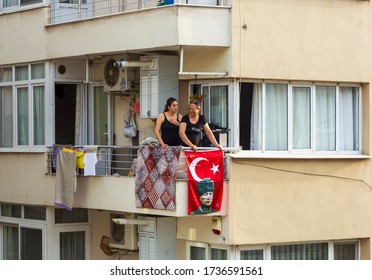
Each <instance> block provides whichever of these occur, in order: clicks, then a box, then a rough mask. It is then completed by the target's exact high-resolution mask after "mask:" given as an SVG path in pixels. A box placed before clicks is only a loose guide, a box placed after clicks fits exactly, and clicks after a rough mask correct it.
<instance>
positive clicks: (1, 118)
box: [0, 87, 13, 147]
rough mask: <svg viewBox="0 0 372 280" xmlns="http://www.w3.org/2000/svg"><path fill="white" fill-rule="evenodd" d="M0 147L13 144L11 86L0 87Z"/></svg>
mask: <svg viewBox="0 0 372 280" xmlns="http://www.w3.org/2000/svg"><path fill="white" fill-rule="evenodd" d="M0 126H1V128H0V147H12V146H13V95H12V87H0Z"/></svg>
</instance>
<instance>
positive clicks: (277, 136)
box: [265, 84, 288, 151]
mask: <svg viewBox="0 0 372 280" xmlns="http://www.w3.org/2000/svg"><path fill="white" fill-rule="evenodd" d="M287 95H288V94H287V85H281V84H266V92H265V143H266V144H265V146H266V147H265V149H266V150H275V151H283V150H287V149H288V108H287V99H288V98H287Z"/></svg>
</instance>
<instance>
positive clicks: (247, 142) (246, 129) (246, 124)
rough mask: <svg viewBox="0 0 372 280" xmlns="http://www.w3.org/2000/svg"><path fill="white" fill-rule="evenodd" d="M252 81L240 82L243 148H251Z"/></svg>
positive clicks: (240, 140) (240, 116)
mask: <svg viewBox="0 0 372 280" xmlns="http://www.w3.org/2000/svg"><path fill="white" fill-rule="evenodd" d="M252 100H253V83H241V84H240V113H239V120H240V127H239V131H240V138H239V143H240V146H242V149H243V150H250V149H251V118H252Z"/></svg>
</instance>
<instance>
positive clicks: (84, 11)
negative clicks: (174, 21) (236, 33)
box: [49, 0, 231, 24]
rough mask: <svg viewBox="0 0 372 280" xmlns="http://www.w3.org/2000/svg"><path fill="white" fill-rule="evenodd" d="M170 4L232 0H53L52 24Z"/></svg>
mask: <svg viewBox="0 0 372 280" xmlns="http://www.w3.org/2000/svg"><path fill="white" fill-rule="evenodd" d="M169 5H204V6H224V7H229V6H231V0H163V1H159V0H52V1H51V13H50V14H51V17H50V20H49V23H50V24H56V23H63V22H71V21H76V20H81V19H88V18H94V17H100V16H107V15H113V14H120V13H127V12H133V11H138V10H144V9H153V8H158V7H162V6H169Z"/></svg>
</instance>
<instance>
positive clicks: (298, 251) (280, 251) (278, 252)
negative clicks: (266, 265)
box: [271, 243, 328, 260]
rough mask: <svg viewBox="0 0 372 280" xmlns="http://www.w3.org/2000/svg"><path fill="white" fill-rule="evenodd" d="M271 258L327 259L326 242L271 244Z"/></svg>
mask: <svg viewBox="0 0 372 280" xmlns="http://www.w3.org/2000/svg"><path fill="white" fill-rule="evenodd" d="M271 259H272V260H327V259H328V243H310V244H291V245H275V246H271Z"/></svg>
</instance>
